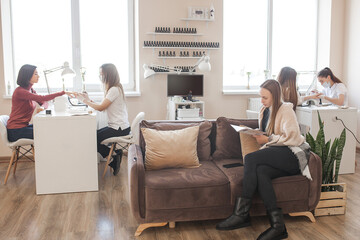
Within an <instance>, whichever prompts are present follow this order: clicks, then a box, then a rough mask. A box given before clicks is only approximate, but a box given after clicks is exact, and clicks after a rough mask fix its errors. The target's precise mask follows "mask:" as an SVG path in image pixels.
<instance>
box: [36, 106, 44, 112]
mask: <svg viewBox="0 0 360 240" xmlns="http://www.w3.org/2000/svg"><path fill="white" fill-rule="evenodd" d="M41 111H44V108H42V107H39V108H36V113H39V112H41Z"/></svg>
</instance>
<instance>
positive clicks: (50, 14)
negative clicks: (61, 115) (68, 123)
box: [1, 0, 135, 92]
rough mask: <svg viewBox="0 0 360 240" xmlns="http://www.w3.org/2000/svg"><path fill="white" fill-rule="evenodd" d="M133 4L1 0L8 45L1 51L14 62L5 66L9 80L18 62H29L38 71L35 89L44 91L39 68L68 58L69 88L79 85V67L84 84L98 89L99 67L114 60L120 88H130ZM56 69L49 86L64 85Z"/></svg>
mask: <svg viewBox="0 0 360 240" xmlns="http://www.w3.org/2000/svg"><path fill="white" fill-rule="evenodd" d="M3 2H4V5H5V7H4V9H3ZM132 6H133V1H132V0H128V1H118V0H101V1H86V0H66V1H64V0H51V1H48V0H16V1H11V0H4V1H2V6H1V7H2V17H3V19H5V21H3V22H2V25H3V37H4V38H7V39H6V40H5V39H4V41H3V42H4V45H6V46H4V48H5V47H10V48H11V49H12V50H11V51H8V52H5V51H4V55H7V56H4V59H5V61H8V62H7V63H5V65H6V66H10V67H11V68H12V71H9V70H7V72H5V76H6V77H5V79H6V81H7V84H8V82H10V83H11V84H12V85H13V86H15V85H16V84H15V81H16V78H17V73H18V71H19V69H20V67H21V66H22V65H24V64H26V63H29V64H33V65H36V66H37V67H38V71H39V73H40V74H41V75H42V76H41V78H40V81H39V83H38V84H37V86H36V87H37V89H39V90H40V91H44V92H46V83H45V78H44V75H43V71H44V70H48V69H52V68H55V67H58V66H62V65H63V63H64V62H65V61H67V62H69V63H70V66H71V67H72V68H73V69H74V70H75V72H76V77H75V78H74V79H70V80H67V81H65V87H66V88H67V89H69V90H71V89H74V90H77V91H80V90H81V89H82V88H83V86H82V83H83V82H82V76H81V70H82V71H83V72H85V75H84V78H85V88H86V90H87V91H94V92H99V91H101V90H100V89H101V87H100V81H99V67H100V66H101V65H102V64H103V63H114V64H115V65H116V67H117V68H118V71H119V73H120V79H121V83H122V84H123V86H124V88H125V89H126V90H128V91H129V90H134V86H135V84H134V83H135V80H134V69H135V68H134V66H133V64H132V62H133V61H132V60H131V59H133V57H134V53H133V52H134V50H133V49H132V48H131V47H130V46H132V44H130V43H131V42H132V41H133V40H132V34H131V32H132V28H133V25H132V22H133V21H132V18H133V10H132ZM6 8H7V9H8V10H10V11H6ZM10 12H11V15H10V14H9V13H10ZM9 15H10V16H9ZM10 38H11V39H10ZM4 68H5V67H4ZM60 74H61V71H57V72H53V73H50V74H47V78H48V82H49V85H50V88H51V91H52V92H54V91H58V90H60V89H61V88H62V81H61V75H60Z"/></svg>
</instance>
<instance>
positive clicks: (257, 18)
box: [223, 0, 317, 90]
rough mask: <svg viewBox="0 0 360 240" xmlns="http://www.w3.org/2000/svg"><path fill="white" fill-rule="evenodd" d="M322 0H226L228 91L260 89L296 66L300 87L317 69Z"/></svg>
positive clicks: (225, 79) (225, 51)
mask: <svg viewBox="0 0 360 240" xmlns="http://www.w3.org/2000/svg"><path fill="white" fill-rule="evenodd" d="M316 26H317V0H292V1H288V0H242V1H237V0H226V1H224V72H223V79H224V80H223V86H224V90H239V89H248V88H250V89H257V88H258V87H259V85H260V84H261V83H262V82H263V81H264V80H265V79H267V78H270V77H271V78H276V76H277V74H278V73H279V71H280V69H281V68H282V67H284V66H290V67H292V68H294V69H295V70H296V71H297V72H298V84H299V87H300V88H303V89H305V88H307V87H308V86H310V84H311V82H312V80H313V77H314V74H315V70H316V58H317V57H316V56H317V53H316V44H317V33H316Z"/></svg>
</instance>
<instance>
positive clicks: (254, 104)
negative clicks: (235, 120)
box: [246, 98, 262, 119]
mask: <svg viewBox="0 0 360 240" xmlns="http://www.w3.org/2000/svg"><path fill="white" fill-rule="evenodd" d="M261 107H262V104H261V98H248V109H247V110H246V117H247V118H248V119H257V118H258V116H259V111H260V109H261Z"/></svg>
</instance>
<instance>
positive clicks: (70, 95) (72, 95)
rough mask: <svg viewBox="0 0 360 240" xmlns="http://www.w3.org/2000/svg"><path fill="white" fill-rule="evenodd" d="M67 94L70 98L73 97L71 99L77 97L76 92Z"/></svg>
mask: <svg viewBox="0 0 360 240" xmlns="http://www.w3.org/2000/svg"><path fill="white" fill-rule="evenodd" d="M65 94H66V95H68V96H69V97H71V98H74V97H76V93H75V92H67V91H66V92H65Z"/></svg>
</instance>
